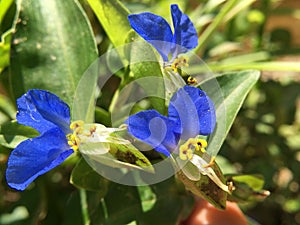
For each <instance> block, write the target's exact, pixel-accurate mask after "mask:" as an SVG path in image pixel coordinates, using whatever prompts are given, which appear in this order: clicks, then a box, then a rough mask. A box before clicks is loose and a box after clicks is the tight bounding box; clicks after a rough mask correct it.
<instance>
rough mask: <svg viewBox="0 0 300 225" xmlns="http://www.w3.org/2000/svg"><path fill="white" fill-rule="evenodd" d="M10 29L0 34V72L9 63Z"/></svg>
mask: <svg viewBox="0 0 300 225" xmlns="http://www.w3.org/2000/svg"><path fill="white" fill-rule="evenodd" d="M10 41H11V30H9V31H7V32H5V33H4V34H3V35H2V36H1V42H0V73H1V72H2V71H3V69H4V68H5V67H7V66H8V65H9V56H10Z"/></svg>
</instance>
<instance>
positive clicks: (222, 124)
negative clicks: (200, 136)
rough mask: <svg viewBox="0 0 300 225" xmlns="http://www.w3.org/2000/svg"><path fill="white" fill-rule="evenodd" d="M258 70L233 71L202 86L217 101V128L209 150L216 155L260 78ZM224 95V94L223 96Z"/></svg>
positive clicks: (212, 136) (211, 138)
mask: <svg viewBox="0 0 300 225" xmlns="http://www.w3.org/2000/svg"><path fill="white" fill-rule="evenodd" d="M259 74H260V73H259V72H258V71H253V70H252V71H251V70H249V71H241V72H231V73H225V74H222V75H219V76H217V77H216V80H215V79H210V80H207V81H206V82H205V83H203V84H201V87H203V88H204V90H205V91H206V92H207V94H208V95H209V96H210V97H211V99H212V101H213V102H214V103H215V107H216V114H217V129H216V130H215V132H214V133H213V134H212V135H211V137H210V140H211V141H210V142H209V145H208V148H207V152H208V153H209V154H210V155H212V156H215V155H217V153H218V152H219V150H220V148H221V146H222V144H223V142H224V140H225V138H226V136H227V134H228V132H229V130H230V128H231V126H232V124H233V121H234V119H235V117H236V115H237V114H238V112H239V110H240V108H241V106H242V104H243V102H244V100H245V98H246V96H247V94H248V93H249V91H250V90H251V88H252V87H253V85H254V84H255V83H256V82H257V80H258V79H259ZM222 95H223V96H222Z"/></svg>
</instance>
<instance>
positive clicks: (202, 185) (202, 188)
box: [176, 162, 228, 210]
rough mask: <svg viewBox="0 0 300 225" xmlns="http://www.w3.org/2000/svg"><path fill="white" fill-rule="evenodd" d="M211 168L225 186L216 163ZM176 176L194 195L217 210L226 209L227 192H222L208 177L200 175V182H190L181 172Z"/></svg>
mask: <svg viewBox="0 0 300 225" xmlns="http://www.w3.org/2000/svg"><path fill="white" fill-rule="evenodd" d="M211 168H212V169H213V170H214V172H215V173H216V175H217V177H218V178H219V179H220V180H221V181H222V182H223V183H224V184H225V181H226V179H225V177H224V175H223V173H222V171H221V170H220V168H219V166H218V165H217V163H216V162H215V163H214V164H213V165H212V167H211ZM176 175H177V177H178V179H179V180H181V181H182V182H183V184H184V185H185V187H186V188H187V189H188V190H189V191H191V192H192V193H193V194H194V195H196V196H198V197H201V198H203V199H205V200H207V201H208V202H209V203H211V204H212V205H214V206H215V207H216V208H218V209H221V210H224V209H225V208H226V201H227V196H228V194H227V192H225V191H223V190H222V189H221V188H220V187H219V186H218V185H217V184H215V183H214V182H213V181H212V180H211V179H210V178H209V177H208V176H206V175H202V174H201V177H200V180H198V181H193V180H190V179H189V178H188V177H187V176H186V175H185V173H184V172H183V171H182V170H179V171H178V172H177V174H176Z"/></svg>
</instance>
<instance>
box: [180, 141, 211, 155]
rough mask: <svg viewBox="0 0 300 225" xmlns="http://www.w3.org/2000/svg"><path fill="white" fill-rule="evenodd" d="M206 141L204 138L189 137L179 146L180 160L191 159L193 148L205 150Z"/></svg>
mask: <svg viewBox="0 0 300 225" xmlns="http://www.w3.org/2000/svg"><path fill="white" fill-rule="evenodd" d="M206 147H207V142H206V140H204V139H198V138H190V139H188V140H187V141H186V142H185V143H184V144H183V145H181V146H180V148H179V157H180V159H182V160H187V159H192V157H193V150H196V151H201V152H205V148H206Z"/></svg>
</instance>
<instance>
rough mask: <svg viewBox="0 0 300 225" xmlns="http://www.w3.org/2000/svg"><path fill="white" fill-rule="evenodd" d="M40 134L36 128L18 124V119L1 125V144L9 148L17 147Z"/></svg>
mask: <svg viewBox="0 0 300 225" xmlns="http://www.w3.org/2000/svg"><path fill="white" fill-rule="evenodd" d="M38 135H39V132H37V131H36V130H35V129H33V128H31V127H27V126H23V125H21V124H18V123H17V122H16V121H13V122H8V123H5V124H3V125H2V126H1V127H0V144H1V145H3V146H5V147H7V148H15V147H17V145H18V144H19V143H20V142H22V141H24V140H26V139H28V138H34V137H36V136H38Z"/></svg>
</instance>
